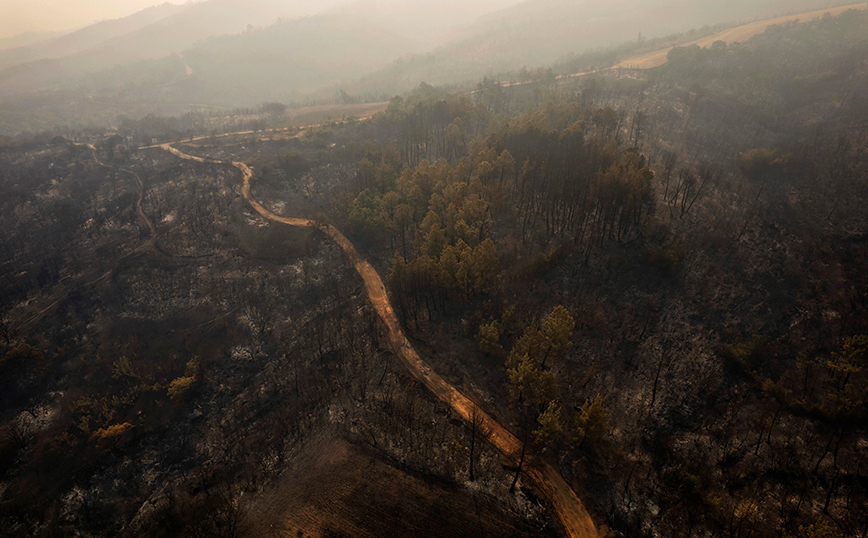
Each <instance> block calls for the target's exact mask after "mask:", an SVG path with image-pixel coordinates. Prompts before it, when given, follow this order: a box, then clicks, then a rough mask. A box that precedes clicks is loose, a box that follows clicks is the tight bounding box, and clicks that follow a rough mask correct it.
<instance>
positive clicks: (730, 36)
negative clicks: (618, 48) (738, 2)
mask: <svg viewBox="0 0 868 538" xmlns="http://www.w3.org/2000/svg"><path fill="white" fill-rule="evenodd" d="M848 9H868V3H862V4H850V5H848V6H841V7H835V8H829V9H820V10H817V11H810V12H808V13H799V14H798V15H787V16H786V17H777V18H774V19H766V20H762V21H757V22H752V23H750V24H745V25H743V26H738V27H736V28H729V29H727V30H723V31H722V32H718V33H716V34H713V35H710V36H708V37H703V38H702V39H697V40H696V41H691V42H690V43H683V44H681V45H678V46H679V47H688V46H690V45H699V46H700V47H708V46H710V45H711V44H712V43H714V42H715V41H724V42H726V43H727V44H729V43H740V42H742V41H747V40H748V39H750V38H752V37H753V36H755V35H759V34H761V33H763V32H765V31H766V28H768V27H769V26H772V25H774V24H785V23H788V22H792V21H794V20H800V21H810V20H814V19H819V18H820V17H822V16H823V15H825V14H826V13H829V14H830V15H832V16H833V17H834V16H836V15H840V14H841V13H843V12H844V11H847V10H848ZM673 48H674V47H668V48H665V49H660V50H655V51H654V52H649V53H647V54H642V55H641V56H635V57H633V58H627V59H626V60H624V61H623V62H621V63H619V64H617V65H615V66H614V67H612V69H619V68H629V69H651V68H654V67H659V66H661V65H663V64H665V63H666V56H667V55H668V54H669V51H671V50H672V49H673ZM571 76H574V75H571Z"/></svg>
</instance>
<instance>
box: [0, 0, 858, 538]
mask: <svg viewBox="0 0 868 538" xmlns="http://www.w3.org/2000/svg"><path fill="white" fill-rule="evenodd" d="M866 35H868V18H866V16H865V15H864V14H858V13H855V12H850V13H845V14H844V15H841V16H840V17H837V18H824V19H822V20H818V21H813V22H809V23H804V24H794V25H789V26H786V27H773V28H771V29H770V30H769V31H767V32H766V33H765V34H763V35H761V36H758V37H756V38H754V39H752V40H751V41H749V42H747V43H743V44H737V45H726V44H724V43H717V44H715V45H713V46H712V47H710V48H708V49H699V48H698V47H696V48H676V49H674V50H673V51H672V52H671V53H670V55H669V63H668V64H667V65H665V66H663V67H660V68H658V69H655V70H652V71H648V72H637V71H613V72H606V73H600V74H597V75H594V76H591V77H586V78H577V79H570V80H566V81H560V82H558V81H556V80H554V79H553V77H546V76H542V75H541V76H539V77H537V79H538V80H537V81H536V82H534V83H532V84H526V85H522V86H515V87H502V86H501V85H500V84H497V83H496V81H492V80H489V79H486V80H483V81H481V82H480V84H479V85H478V86H477V89H476V91H475V92H474V93H473V94H471V95H463V96H455V95H447V94H445V93H444V92H441V91H440V90H438V89H436V88H434V87H431V86H429V85H425V84H423V85H421V86H420V87H419V88H417V89H416V90H415V91H414V92H411V93H410V94H408V95H406V96H404V97H396V98H394V99H393V100H392V101H391V103H390V105H389V107H388V109H387V110H386V111H384V112H382V113H379V114H377V115H376V116H374V117H373V118H372V119H370V120H366V121H364V122H358V121H352V120H351V121H344V122H336V123H330V124H325V125H322V126H319V127H316V128H310V129H308V130H306V131H304V132H300V133H292V134H293V136H283V137H281V136H277V135H273V136H272V135H269V134H268V133H258V134H255V135H253V136H246V137H241V136H239V137H237V138H234V137H226V138H219V139H218V138H212V139H203V140H197V141H189V139H190V138H191V136H192V135H194V134H201V135H208V134H215V133H216V130H215V129H216V127H213V122H209V121H205V119H201V118H200V120H201V121H200V124H201V125H200V124H196V125H195V126H194V125H193V124H191V125H190V126H189V129H190V130H189V131H183V130H182V129H181V128H180V127H179V126H180V125H182V123H183V122H182V121H181V120H174V119H172V120H169V119H166V120H165V121H162V120H158V119H155V118H150V119H146V120H141V121H140V122H139V123H135V122H128V123H127V124H126V126H125V128H127V129H128V130H130V131H129V132H128V133H125V136H126V137H127V139H126V140H127V141H125V142H122V141H118V140H116V141H115V143H108V142H107V141H102V142H101V143H100V144H95V145H96V148H97V149H96V150H95V151H91V150H89V149H88V148H87V147H84V146H76V145H73V144H71V143H69V142H68V141H67V139H66V138H54V139H52V138H50V137H49V138H47V139H43V140H38V141H31V142H29V143H24V142H21V143H8V144H6V145H5V146H2V147H0V189H2V193H3V196H2V197H0V205H2V211H0V218H2V219H3V223H2V228H0V229H2V232H0V234H2V235H0V237H2V247H0V248H2V250H0V256H2V258H0V267H2V268H3V269H2V272H0V276H2V287H0V294H2V297H0V299H2V303H0V306H2V311H0V314H2V320H0V322H2V325H0V329H2V333H0V346H2V353H0V383H2V387H0V389H2V391H0V398H2V400H0V410H2V415H0V419H2V426H0V517H2V520H3V521H4V522H5V524H4V525H3V528H2V529H0V535H4V536H7V535H8V536H26V535H55V534H78V535H83V536H102V535H106V536H108V535H141V534H148V535H184V536H245V535H262V534H263V533H264V532H265V531H264V530H263V529H262V528H260V527H257V525H259V524H261V522H262V521H264V520H266V519H267V518H266V516H267V515H268V512H267V511H260V508H259V507H261V506H262V502H261V499H264V498H269V495H272V496H273V495H276V494H277V493H275V492H276V491H281V490H280V488H279V487H278V486H277V485H278V484H280V483H281V477H283V476H296V475H293V474H292V473H293V472H296V471H297V466H298V465H301V464H300V463H299V462H300V461H304V458H303V457H302V454H304V453H305V447H306V446H308V444H310V443H314V442H315V441H316V440H317V439H320V438H321V437H320V436H321V434H322V432H326V431H329V432H338V433H337V434H336V435H339V436H341V438H342V439H345V440H346V441H347V442H349V443H351V444H355V445H358V446H364V447H366V448H365V449H366V450H371V451H372V453H376V454H378V455H379V456H378V457H382V458H383V461H386V462H387V463H388V465H390V466H392V467H394V468H397V469H399V470H400V471H401V472H402V473H407V474H408V475H411V474H412V475H413V476H421V477H423V478H424V480H426V481H428V482H429V483H430V484H436V485H438V486H437V487H441V486H442V487H444V488H445V487H446V486H445V485H444V484H448V485H450V487H452V486H454V489H453V490H450V491H452V493H451V494H450V496H451V498H452V499H453V500H454V503H455V504H453V505H449V504H448V503H446V501H443V502H444V503H446V504H443V505H442V506H451V507H453V508H455V509H456V510H457V511H461V509H460V507H461V506H467V504H466V503H474V502H477V503H478V502H480V501H479V499H483V500H484V502H485V503H489V504H490V505H491V506H494V507H495V508H490V510H491V512H486V513H488V514H489V515H488V516H485V517H483V516H482V515H480V514H482V511H480V509H479V506H478V505H477V508H476V511H475V512H473V511H472V510H469V511H468V515H465V516H462V517H464V518H466V522H464V523H461V524H460V525H459V524H458V523H455V521H456V520H449V521H450V523H444V525H447V524H455V525H456V527H455V528H461V529H462V530H461V531H460V532H463V533H465V534H460V533H459V534H456V535H467V536H476V535H482V534H484V533H486V532H487V533H494V534H496V535H515V536H539V535H546V536H547V535H552V536H556V535H558V533H559V532H560V531H559V527H558V524H557V519H556V518H555V517H554V515H553V514H552V513H551V511H550V509H549V508H548V507H547V505H546V503H545V501H544V500H543V499H540V498H539V494H538V493H536V492H534V489H533V487H532V485H531V484H530V482H529V481H528V480H526V479H524V478H523V474H522V472H521V471H522V469H521V464H520V465H519V466H518V468H516V467H515V466H514V465H512V464H511V463H508V462H505V461H503V460H502V459H501V458H500V457H499V456H498V455H497V453H496V451H494V449H493V448H492V447H491V446H490V445H488V443H487V442H486V440H485V438H486V435H487V432H485V431H483V430H484V428H480V427H479V424H478V423H477V422H475V421H470V422H469V423H462V422H460V421H458V420H456V419H454V418H453V417H452V416H451V415H450V413H449V411H448V410H447V409H446V408H444V406H443V405H442V404H438V403H436V402H435V401H433V399H432V398H431V397H430V395H428V394H426V392H425V390H424V389H423V388H422V387H419V386H418V385H416V384H414V383H412V382H411V381H410V380H409V379H408V378H407V376H406V374H405V373H404V371H403V370H402V366H401V364H400V363H399V362H398V361H396V360H395V358H394V357H393V356H392V354H391V353H390V352H389V351H388V350H387V349H386V345H385V344H384V343H382V342H381V331H382V329H381V327H380V326H379V325H378V323H379V322H378V320H377V318H376V317H375V315H374V314H373V312H372V311H371V309H370V307H369V306H368V305H367V303H366V300H365V295H364V290H363V288H362V285H361V281H360V279H359V277H358V276H357V275H356V274H355V273H354V272H353V271H352V268H351V266H350V265H349V264H348V263H347V262H346V260H344V259H343V258H342V256H341V254H340V251H338V250H337V249H336V248H335V247H334V246H333V245H331V244H329V242H328V241H327V240H326V238H325V236H324V235H322V234H321V233H320V232H318V231H316V230H315V229H304V230H301V229H292V228H288V227H279V226H276V225H275V224H273V223H271V224H269V223H267V221H265V220H262V219H260V218H259V217H258V216H256V213H254V212H252V211H251V210H250V208H249V207H247V206H246V205H245V204H244V203H243V200H242V199H241V197H240V180H239V177H238V173H237V170H235V169H234V168H231V167H228V166H225V165H219V164H195V163H188V162H186V161H180V160H178V159H176V158H175V157H173V156H172V155H170V154H168V153H166V152H163V151H161V150H160V149H158V148H152V149H139V150H136V149H132V148H134V147H135V144H133V145H132V146H129V145H128V143H129V142H130V141H135V142H136V143H138V141H142V142H148V143H149V142H150V141H151V139H154V138H156V139H158V140H160V141H162V140H173V141H174V140H178V139H180V138H181V137H182V136H183V138H184V139H187V140H188V142H187V143H186V144H184V143H183V142H181V143H180V144H179V145H178V147H179V148H183V149H184V151H186V152H188V153H191V154H195V155H198V156H202V157H210V158H215V159H223V160H240V161H244V162H246V163H248V164H249V165H250V166H251V167H252V168H253V170H254V184H253V196H254V197H255V198H256V199H257V200H260V201H261V203H263V205H265V206H266V207H268V208H269V209H270V210H272V211H274V212H275V213H278V214H282V215H286V216H303V217H314V216H316V218H317V219H321V220H322V221H323V222H325V221H328V222H330V223H332V224H334V225H335V226H336V227H338V228H339V229H340V230H341V231H342V232H343V233H345V234H346V235H347V237H349V238H350V239H351V240H352V241H353V243H354V244H355V245H356V246H357V247H358V248H359V250H360V252H361V253H362V254H363V255H364V256H365V257H366V258H367V259H368V260H369V261H370V262H371V263H372V264H373V265H374V266H375V267H376V268H377V270H378V271H379V272H380V274H381V275H382V276H383V277H384V280H385V281H386V283H387V286H388V288H389V294H390V297H391V300H392V303H393V306H394V308H395V311H396V312H397V313H398V315H399V317H400V318H401V321H402V323H403V325H404V327H405V329H406V330H407V332H408V336H410V337H411V340H412V342H413V344H414V346H415V347H416V348H417V350H418V351H419V353H420V355H421V356H422V357H423V358H424V359H425V360H426V361H428V362H429V363H430V364H431V365H432V366H433V367H434V369H435V370H437V371H438V373H440V374H441V375H442V376H443V377H444V378H446V379H447V380H449V381H450V382H451V383H452V384H453V385H455V386H456V387H457V388H458V389H459V390H461V391H462V392H463V393H465V394H467V395H468V397H470V398H472V399H473V400H474V401H476V402H478V403H479V404H480V405H481V406H482V407H483V408H484V409H485V410H486V411H487V412H489V413H490V414H491V415H493V416H495V417H497V418H498V419H499V420H500V421H501V422H502V423H503V424H505V425H507V426H508V427H509V428H510V429H511V430H512V431H513V433H515V435H516V436H517V437H518V438H519V439H520V440H521V442H522V443H523V450H522V461H523V460H524V455H525V453H527V454H533V455H534V456H535V457H539V458H542V459H545V460H546V461H548V462H549V463H551V464H552V465H554V466H555V467H556V468H558V469H559V470H560V472H561V473H562V474H563V476H564V477H565V478H566V479H567V481H568V482H569V483H570V485H571V486H572V487H573V488H574V489H575V491H576V492H577V493H578V494H579V496H580V497H581V498H582V500H583V501H584V502H585V503H586V504H587V506H588V508H589V509H590V510H591V511H592V512H593V514H594V516H595V518H596V519H597V520H598V523H599V524H600V525H602V524H605V525H606V526H607V527H608V528H609V529H610V530H611V532H612V533H615V534H618V535H623V536H686V537H691V536H729V537H732V538H749V537H757V538H760V537H781V538H783V537H786V538H814V537H821V536H822V537H833V536H842V537H844V536H846V537H860V538H862V537H865V536H866V535H868V430H866V424H868V421H866V420H868V408H866V406H868V235H866V233H868V212H866V211H865V207H866V206H868V108H866V107H868V64H866V58H868V55H866V47H868V40H866V38H865V36H866ZM263 110H265V109H263ZM268 113H270V114H272V115H273V116H274V117H276V116H277V115H278V114H277V111H276V110H271V111H270V112H268ZM188 120H190V121H192V120H191V119H190V118H188ZM184 121H187V120H184ZM269 121H275V122H276V121H277V120H276V119H273V118H272V120H269ZM209 124H210V125H212V126H206V125H209ZM263 125H265V124H263ZM196 129H199V132H198V133H197V132H195V131H196ZM221 129H222V127H221ZM212 130H215V132H211V131H212ZM133 132H135V134H132V133H133ZM58 134H61V133H58ZM82 134H83V133H78V134H77V135H76V136H81V135H82ZM66 135H67V136H69V133H66ZM130 137H132V138H130ZM43 138H46V137H43ZM103 140H104V139H103ZM137 178H139V180H140V181H141V186H140V185H139V183H138V182H137ZM138 207H140V208H141V212H142V213H143V215H144V216H145V218H144V219H143V218H142V217H141V216H140V215H139V214H138V212H137V208H138ZM149 224H150V225H149ZM414 473H415V474H414ZM371 480H372V481H373V482H374V483H376V482H375V481H376V478H375V477H372V478H371ZM431 487H432V488H434V487H435V486H434V485H432V486H431ZM471 493H472V495H473V497H472V499H473V500H472V501H468V500H467V499H468V498H471V497H468V495H470V494H471ZM462 499H463V500H462ZM432 502H433V501H432ZM438 502H439V501H438ZM461 503H465V504H464V505H462V504H461ZM437 506H441V505H440V504H438V505H437ZM486 506H487V505H486ZM456 507H457V508H456ZM498 510H500V512H498ZM263 514H265V515H263ZM474 514H475V515H474ZM491 514H495V515H494V516H492V515H491ZM497 514H509V516H508V517H507V516H505V515H503V516H500V515H497ZM456 517H457V516H456ZM498 518H500V520H502V521H506V523H503V524H502V526H499V527H497V526H495V523H494V522H493V521H495V520H498ZM285 519H288V520H290V521H292V515H290V516H287V517H286V518H285ZM260 520H262V521H260ZM268 521H270V520H268ZM461 521H464V520H461ZM369 524H370V525H373V523H369ZM474 525H475V526H474ZM348 528H349V527H348ZM369 528H375V527H373V526H371V527H369ZM444 528H445V527H444ZM450 528H451V527H450ZM378 529H380V532H383V531H382V528H379V527H378ZM289 530H292V532H296V531H298V532H304V531H305V529H303V528H302V527H301V526H299V527H297V528H292V529H289V528H287V532H288V531H289ZM320 532H322V535H324V536H326V535H330V534H328V533H326V532H325V531H324V530H323V529H322V528H320ZM329 532H331V533H332V534H331V535H336V536H340V535H346V533H348V532H350V531H348V530H347V529H346V528H345V529H331V530H329ZM358 532H361V531H358ZM405 532H409V531H405ZM450 532H452V531H450ZM454 532H459V531H454ZM299 535H301V534H299Z"/></svg>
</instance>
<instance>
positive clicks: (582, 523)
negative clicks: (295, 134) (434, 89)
mask: <svg viewBox="0 0 868 538" xmlns="http://www.w3.org/2000/svg"><path fill="white" fill-rule="evenodd" d="M159 147H161V148H162V149H164V150H166V151H168V152H170V153H172V154H173V155H175V156H177V157H179V158H181V159H186V160H190V161H196V162H200V163H210V164H231V165H232V166H234V167H235V168H238V169H239V170H240V171H241V173H242V175H243V177H244V180H243V184H242V187H241V195H242V197H243V198H244V200H245V201H247V203H248V204H250V206H251V207H252V208H253V209H255V210H256V212H257V213H259V214H260V215H262V216H263V217H264V218H266V219H268V220H270V221H273V222H280V223H282V224H287V225H289V226H312V227H319V229H321V230H322V231H323V232H324V233H325V234H326V235H328V236H329V238H331V240H332V241H334V242H335V243H337V244H338V246H340V248H341V249H342V250H343V251H344V253H345V254H346V255H347V257H348V258H349V260H350V262H351V263H352V264H353V267H355V269H356V271H358V273H359V275H361V277H362V280H363V281H364V282H365V290H366V292H367V294H368V300H370V301H371V304H372V305H373V307H374V309H375V310H376V311H377V313H378V314H379V315H380V318H381V319H382V320H383V323H384V324H385V326H386V329H387V332H388V337H389V342H390V344H391V346H392V350H393V351H394V353H395V354H396V355H397V356H398V357H400V359H401V360H402V361H403V362H404V365H405V366H406V367H407V369H408V370H409V371H410V373H411V374H412V375H413V377H415V378H416V379H417V380H419V381H420V382H421V383H423V384H424V385H425V386H426V387H427V388H428V389H429V390H430V391H431V392H433V393H434V394H435V395H436V396H437V397H438V398H440V399H441V400H442V401H443V402H445V403H447V404H449V406H450V407H451V408H452V409H453V410H454V411H455V412H456V413H458V414H459V415H460V416H461V417H462V418H463V419H464V420H465V421H468V422H469V421H470V420H471V417H472V416H473V415H474V414H476V415H477V416H478V417H481V418H482V420H483V423H484V425H485V427H486V428H487V429H488V430H489V431H490V432H491V436H490V440H491V442H492V443H493V444H494V445H495V446H496V447H497V448H498V450H500V451H501V452H502V453H503V454H504V455H505V456H506V457H507V458H509V459H511V460H512V461H513V462H515V464H516V465H518V461H519V457H520V453H521V442H520V441H519V440H518V439H517V438H516V437H515V436H514V435H513V434H512V433H510V432H509V431H508V430H507V429H506V428H505V427H503V426H502V425H501V424H500V423H499V422H498V421H496V420H495V419H493V418H492V417H491V416H489V415H488V414H487V413H485V412H484V411H483V410H482V409H480V408H479V407H478V406H477V405H476V404H474V403H473V402H472V401H470V399H468V398H467V397H466V396H464V395H463V394H461V393H460V392H458V390H456V389H455V387H453V386H452V385H450V384H449V383H447V382H446V381H445V380H444V379H443V378H442V377H440V376H439V375H438V374H437V373H436V372H434V370H433V369H432V368H431V367H430V366H429V365H428V364H427V363H425V362H424V361H423V360H422V359H421V358H420V357H419V354H418V353H416V350H415V349H413V346H412V345H411V344H410V342H409V341H408V340H407V338H406V336H404V331H403V330H402V329H401V325H400V324H399V323H398V317H397V316H396V315H395V311H394V310H393V309H392V304H391V302H390V301H389V296H388V294H387V293H386V287H385V286H384V285H383V281H382V279H381V278H380V275H379V274H378V273H377V271H376V270H374V268H373V267H372V266H371V264H370V263H368V262H367V261H365V259H364V258H362V256H361V255H360V254H359V253H358V251H357V250H356V248H355V247H354V246H353V244H352V243H351V242H350V241H349V240H348V239H347V238H346V237H344V235H343V234H342V233H341V232H339V231H338V229H337V228H335V227H334V226H332V225H324V226H322V225H318V224H317V223H315V222H314V221H312V220H308V219H297V218H289V217H281V216H278V215H275V214H274V213H272V212H270V211H268V210H267V209H265V208H264V207H263V206H262V205H261V204H260V203H259V202H257V201H256V200H254V199H253V197H252V196H251V195H250V179H251V178H252V177H253V172H252V171H251V170H250V168H249V167H248V166H247V165H246V164H244V163H243V162H226V161H218V160H214V159H203V158H201V157H195V156H193V155H187V154H186V153H183V152H181V151H180V150H177V149H175V148H173V147H172V146H171V145H170V144H162V145H160V146H159ZM524 472H525V474H526V475H527V476H529V477H530V478H531V479H532V480H533V482H534V483H535V484H536V486H537V487H538V488H539V489H540V491H542V493H543V494H544V495H545V496H546V498H548V500H549V502H551V503H552V506H553V507H554V509H555V512H557V514H558V518H560V521H561V524H562V525H563V527H564V530H565V531H566V534H567V536H569V537H570V538H597V536H598V531H597V528H596V526H595V525H594V522H593V520H592V519H591V516H590V514H588V511H587V510H586V509H585V506H584V505H583V504H582V501H580V500H579V498H578V497H577V496H576V494H575V492H573V490H572V489H571V488H570V486H569V485H567V483H566V482H565V481H564V479H563V477H562V476H561V475H560V473H558V471H557V470H556V469H555V468H554V467H552V466H551V465H549V464H548V463H546V462H544V461H542V460H540V459H538V458H534V457H530V456H527V457H525V464H524Z"/></svg>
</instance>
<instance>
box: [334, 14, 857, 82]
mask: <svg viewBox="0 0 868 538" xmlns="http://www.w3.org/2000/svg"><path fill="white" fill-rule="evenodd" d="M848 3H851V2H847V1H843V2H840V1H839V2H828V1H826V0H791V1H787V2H784V1H781V0H750V1H748V0H732V1H730V2H716V1H712V0H660V1H658V2H654V3H649V2H647V1H644V0H618V1H613V2H608V3H599V2H591V1H588V0H582V1H574V0H526V1H524V2H521V3H519V4H516V5H513V6H511V7H508V8H505V9H502V10H500V11H497V12H495V13H491V14H488V15H486V16H483V17H481V18H480V19H479V20H477V21H476V22H475V23H474V24H473V25H470V26H468V27H465V28H463V29H462V30H461V32H460V33H459V34H458V35H456V36H455V37H454V38H453V39H452V40H451V41H450V42H449V43H448V44H447V45H445V46H442V47H439V48H437V49H434V50H433V51H431V53H430V54H428V55H427V56H425V57H419V58H415V59H413V60H411V61H402V62H399V63H396V64H395V65H393V66H391V67H390V68H388V69H387V70H385V71H383V72H381V73H376V74H372V75H371V76H369V77H367V78H366V80H364V81H360V82H359V83H356V84H354V85H352V86H351V87H350V88H347V90H348V91H351V92H359V93H363V92H375V93H377V92H387V93H400V92H403V91H407V90H409V89H410V88H413V87H415V86H416V85H418V84H419V83H420V82H423V81H424V82H429V83H432V84H447V83H457V82H463V81H465V80H471V79H472V80H478V79H480V78H481V77H482V76H483V75H496V74H497V73H499V72H502V71H510V70H511V71H516V70H518V69H519V68H520V67H522V66H527V67H541V66H545V65H549V64H551V63H553V62H555V61H556V60H558V59H559V58H561V57H563V56H565V55H568V54H571V53H576V52H581V51H583V50H586V49H590V48H598V47H608V46H612V45H615V44H619V43H624V42H627V41H633V40H635V39H636V38H637V36H639V35H643V36H645V37H659V36H665V35H668V34H672V33H677V32H684V31H686V30H689V29H691V28H699V27H702V26H705V25H714V24H721V23H726V22H739V21H745V22H746V21H751V20H755V19H762V18H767V17H771V16H775V15H779V14H785V13H791V12H799V11H805V10H809V9H820V8H824V7H827V6H828V5H830V4H848Z"/></svg>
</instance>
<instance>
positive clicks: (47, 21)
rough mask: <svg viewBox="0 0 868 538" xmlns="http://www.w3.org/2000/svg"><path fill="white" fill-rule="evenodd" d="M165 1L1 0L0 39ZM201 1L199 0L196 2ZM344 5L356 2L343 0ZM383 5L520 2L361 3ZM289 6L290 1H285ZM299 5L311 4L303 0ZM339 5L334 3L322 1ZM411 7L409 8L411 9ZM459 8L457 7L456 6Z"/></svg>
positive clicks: (477, 6) (503, 1)
mask: <svg viewBox="0 0 868 538" xmlns="http://www.w3.org/2000/svg"><path fill="white" fill-rule="evenodd" d="M166 1H167V0H0V38H5V37H11V36H14V35H17V34H20V33H23V32H46V31H62V30H74V29H77V28H81V27H83V26H87V25H88V24H92V23H94V22H97V21H100V20H105V19H116V18H118V17H125V16H127V15H132V14H133V13H135V12H136V11H140V10H142V9H144V8H146V7H149V6H153V5H157V4H163V3H166ZM187 1H188V0H168V2H169V3H171V4H184V3H186V2H187ZM197 1H202V0H197ZM345 1H346V3H347V4H353V3H357V2H359V0H345ZM361 1H362V2H365V3H378V4H380V5H385V6H390V7H391V6H395V5H398V6H401V7H402V8H404V9H408V8H409V9H413V8H414V7H416V6H425V7H426V8H429V9H430V8H431V6H437V7H441V6H442V8H443V9H456V8H458V9H463V10H464V11H465V12H466V14H467V15H468V16H470V17H473V18H475V17H478V16H479V15H482V14H484V13H486V12H488V11H490V10H494V9H497V8H500V7H506V6H508V5H511V4H516V3H518V2H520V1H521V0H460V1H457V0H361ZM285 2H286V3H287V4H290V5H291V4H292V3H293V0H285ZM301 3H310V2H309V1H308V0H303V1H302V2H301ZM335 3H340V1H338V2H335V0H330V1H329V2H324V3H323V7H324V8H325V7H327V6H328V5H329V4H332V5H333V4H335ZM411 6H412V7H411ZM459 6H460V7H459Z"/></svg>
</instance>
